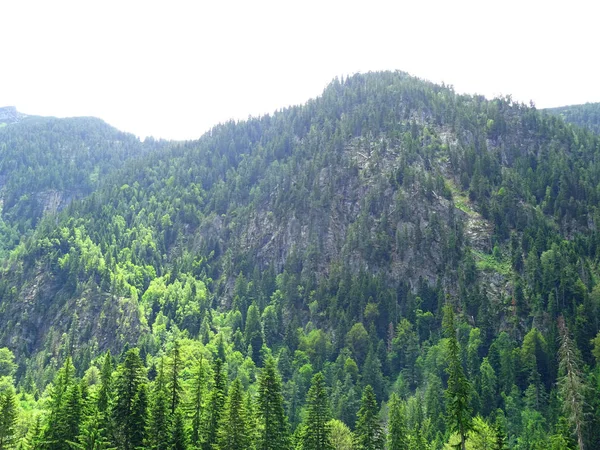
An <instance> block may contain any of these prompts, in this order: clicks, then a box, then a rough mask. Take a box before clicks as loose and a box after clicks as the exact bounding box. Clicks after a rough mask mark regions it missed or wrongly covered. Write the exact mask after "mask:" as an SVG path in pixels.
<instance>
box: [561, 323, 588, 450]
mask: <svg viewBox="0 0 600 450" xmlns="http://www.w3.org/2000/svg"><path fill="white" fill-rule="evenodd" d="M558 329H559V333H560V347H559V349H558V363H559V369H560V372H561V375H560V377H559V379H558V386H559V392H560V395H561V397H562V400H563V411H564V412H565V415H566V417H567V420H568V422H569V424H570V425H571V427H572V428H573V431H574V434H575V436H577V446H578V448H579V450H583V449H584V439H583V427H584V426H585V411H584V407H585V394H586V390H587V385H586V384H585V380H584V378H583V375H582V372H581V362H580V357H579V351H578V349H577V345H576V344H575V343H574V342H573V340H572V339H571V336H570V334H569V330H568V328H567V325H566V324H565V319H564V318H563V317H562V316H560V317H559V318H558Z"/></svg>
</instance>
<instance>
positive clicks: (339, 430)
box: [329, 419, 354, 450]
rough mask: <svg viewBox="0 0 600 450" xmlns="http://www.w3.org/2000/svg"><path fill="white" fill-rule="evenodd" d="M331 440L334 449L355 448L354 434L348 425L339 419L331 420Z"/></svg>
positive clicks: (349, 449)
mask: <svg viewBox="0 0 600 450" xmlns="http://www.w3.org/2000/svg"><path fill="white" fill-rule="evenodd" d="M329 436H330V439H329V441H330V442H331V446H332V447H333V449H334V450H353V449H354V435H353V434H352V431H350V428H348V426H347V425H346V424H345V423H344V422H342V421H340V420H337V419H332V420H330V421H329Z"/></svg>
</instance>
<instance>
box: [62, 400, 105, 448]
mask: <svg viewBox="0 0 600 450" xmlns="http://www.w3.org/2000/svg"><path fill="white" fill-rule="evenodd" d="M93 409H94V411H93V412H91V413H90V414H89V415H88V416H87V417H86V418H85V419H84V420H83V422H82V424H81V427H80V433H79V436H77V442H72V441H69V442H68V444H69V445H70V446H71V447H73V448H76V449H78V450H105V449H108V448H110V442H109V441H108V440H107V439H106V437H105V433H104V429H103V428H102V414H100V412H99V411H98V409H97V408H93Z"/></svg>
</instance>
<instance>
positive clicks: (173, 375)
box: [169, 340, 183, 414]
mask: <svg viewBox="0 0 600 450" xmlns="http://www.w3.org/2000/svg"><path fill="white" fill-rule="evenodd" d="M170 369H171V370H170V373H169V392H170V397H171V414H173V413H174V412H175V410H176V409H177V407H178V406H179V403H180V401H181V392H182V391H183V388H182V386H181V380H180V379H179V372H180V371H181V345H180V343H179V341H178V340H175V342H174V343H173V350H172V351H171V364H170Z"/></svg>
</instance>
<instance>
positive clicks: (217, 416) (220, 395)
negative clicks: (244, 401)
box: [204, 358, 226, 450]
mask: <svg viewBox="0 0 600 450" xmlns="http://www.w3.org/2000/svg"><path fill="white" fill-rule="evenodd" d="M225 389H226V378H225V373H224V372H223V361H221V360H220V359H219V358H217V359H215V361H214V363H213V386H212V390H211V392H210V398H209V400H208V408H207V418H206V442H204V449H205V450H211V449H212V448H213V446H214V445H215V444H216V443H217V436H218V432H219V425H220V424H221V416H222V415H223V407H224V406H225Z"/></svg>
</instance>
